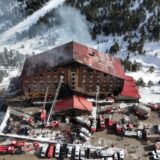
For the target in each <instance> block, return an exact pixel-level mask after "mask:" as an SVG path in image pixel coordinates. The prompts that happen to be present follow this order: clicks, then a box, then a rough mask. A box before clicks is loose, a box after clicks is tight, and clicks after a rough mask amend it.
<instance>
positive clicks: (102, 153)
mask: <svg viewBox="0 0 160 160" xmlns="http://www.w3.org/2000/svg"><path fill="white" fill-rule="evenodd" d="M96 155H97V157H107V156H108V153H107V151H106V150H97V151H96Z"/></svg>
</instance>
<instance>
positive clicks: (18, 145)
mask: <svg viewBox="0 0 160 160" xmlns="http://www.w3.org/2000/svg"><path fill="white" fill-rule="evenodd" d="M11 145H14V146H15V147H23V146H25V145H26V141H21V140H19V141H11Z"/></svg>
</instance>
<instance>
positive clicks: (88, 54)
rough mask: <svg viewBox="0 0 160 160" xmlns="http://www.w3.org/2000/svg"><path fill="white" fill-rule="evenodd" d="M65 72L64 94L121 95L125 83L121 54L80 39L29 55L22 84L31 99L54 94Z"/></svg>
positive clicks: (22, 75) (62, 91)
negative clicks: (119, 55)
mask: <svg viewBox="0 0 160 160" xmlns="http://www.w3.org/2000/svg"><path fill="white" fill-rule="evenodd" d="M60 75H63V77H64V79H63V83H62V87H61V92H60V94H61V95H68V94H70V93H71V94H72V93H73V92H75V93H77V94H83V95H86V96H95V95H96V86H99V87H100V96H108V95H110V94H114V95H118V94H119V93H120V92H121V91H122V89H123V84H124V76H125V73H124V70H123V68H122V66H121V62H120V60H119V59H118V58H116V57H113V56H111V55H109V54H104V53H101V52H99V51H97V50H95V49H92V48H89V47H87V46H84V45H82V44H79V43H76V42H69V43H67V44H64V45H61V46H58V47H56V48H53V49H51V50H49V51H46V52H44V53H41V54H38V55H34V56H32V57H29V58H28V59H27V60H26V61H25V64H24V67H23V71H22V74H21V81H22V87H23V91H24V94H25V97H26V98H27V99H34V98H39V97H42V96H44V95H45V92H46V88H47V87H48V88H49V96H51V97H53V96H54V94H55V92H56V89H57V86H58V83H59V79H60Z"/></svg>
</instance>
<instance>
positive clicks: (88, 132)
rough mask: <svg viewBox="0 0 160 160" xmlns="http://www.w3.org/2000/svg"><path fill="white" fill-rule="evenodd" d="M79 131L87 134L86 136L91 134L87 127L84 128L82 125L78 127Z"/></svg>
mask: <svg viewBox="0 0 160 160" xmlns="http://www.w3.org/2000/svg"><path fill="white" fill-rule="evenodd" d="M80 132H82V133H84V134H85V135H86V136H88V137H90V136H91V133H90V131H89V130H88V129H86V128H84V127H82V128H81V129H80Z"/></svg>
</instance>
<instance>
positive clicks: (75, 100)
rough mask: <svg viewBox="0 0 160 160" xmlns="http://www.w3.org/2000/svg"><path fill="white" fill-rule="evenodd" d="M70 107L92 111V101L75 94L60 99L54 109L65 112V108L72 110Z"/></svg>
mask: <svg viewBox="0 0 160 160" xmlns="http://www.w3.org/2000/svg"><path fill="white" fill-rule="evenodd" d="M70 109H79V110H86V111H89V112H91V111H92V103H91V102H89V101H87V99H85V98H83V97H80V96H75V95H74V96H71V97H66V98H64V99H62V100H60V101H58V102H57V103H56V105H55V108H54V111H55V112H63V111H65V110H70Z"/></svg>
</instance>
